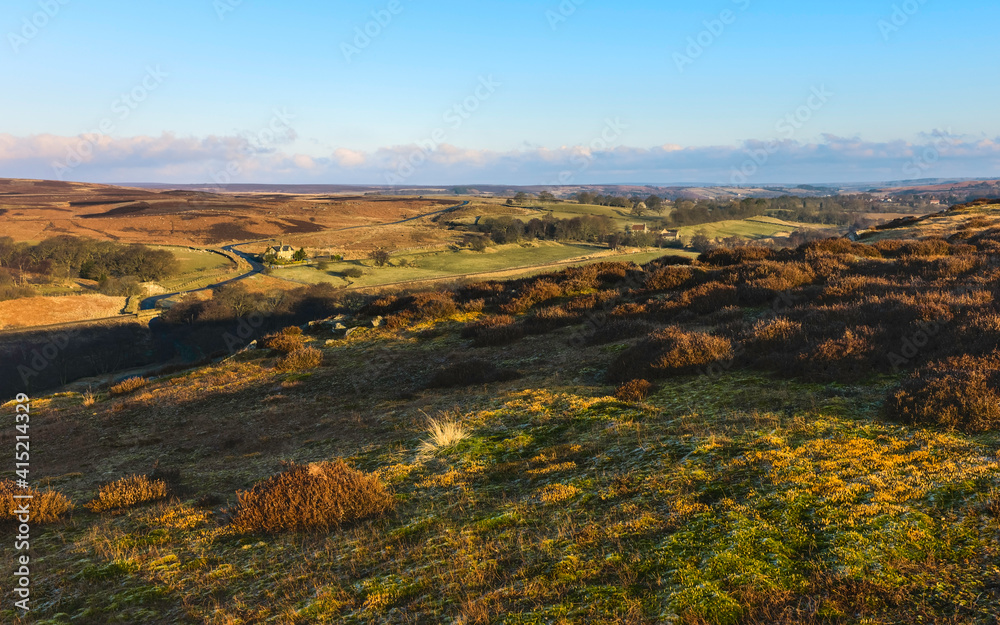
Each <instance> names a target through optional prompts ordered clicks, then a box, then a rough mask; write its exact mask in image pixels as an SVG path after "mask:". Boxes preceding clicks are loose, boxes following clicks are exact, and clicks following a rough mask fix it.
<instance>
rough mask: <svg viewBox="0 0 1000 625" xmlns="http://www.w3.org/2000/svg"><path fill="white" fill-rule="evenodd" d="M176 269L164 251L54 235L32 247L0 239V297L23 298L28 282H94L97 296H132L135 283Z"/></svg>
mask: <svg viewBox="0 0 1000 625" xmlns="http://www.w3.org/2000/svg"><path fill="white" fill-rule="evenodd" d="M179 270H180V265H179V263H178V262H177V259H176V258H175V257H174V255H173V254H172V253H170V252H168V251H166V250H154V249H151V248H149V247H146V246H145V245H140V244H127V245H123V244H120V243H115V242H112V241H95V240H93V239H87V238H83V237H73V236H58V237H53V238H50V239H45V240H44V241H42V242H41V243H38V244H36V245H31V244H28V243H19V242H16V241H14V239H12V238H11V237H0V298H4V297H7V298H8V299H9V296H10V295H16V296H18V297H23V296H24V295H23V292H24V290H25V288H26V285H27V284H28V282H29V281H38V280H48V281H52V280H59V279H73V278H83V279H85V280H96V281H97V282H98V283H99V284H100V285H101V290H102V292H109V294H115V295H132V294H136V293H124V292H118V291H121V290H123V289H125V290H131V291H134V290H135V289H136V287H137V285H138V283H140V282H150V281H154V280H162V279H163V278H166V277H169V276H171V275H174V274H176V273H177V272H178V271H179Z"/></svg>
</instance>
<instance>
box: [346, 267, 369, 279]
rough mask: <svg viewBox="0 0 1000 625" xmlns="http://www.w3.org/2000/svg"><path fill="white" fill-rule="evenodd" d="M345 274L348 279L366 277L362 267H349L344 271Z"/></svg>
mask: <svg viewBox="0 0 1000 625" xmlns="http://www.w3.org/2000/svg"><path fill="white" fill-rule="evenodd" d="M343 274H344V276H345V277H347V278H355V279H357V278H360V277H362V276H363V275H365V272H364V270H363V269H362V268H361V267H348V268H347V269H345V270H344V271H343Z"/></svg>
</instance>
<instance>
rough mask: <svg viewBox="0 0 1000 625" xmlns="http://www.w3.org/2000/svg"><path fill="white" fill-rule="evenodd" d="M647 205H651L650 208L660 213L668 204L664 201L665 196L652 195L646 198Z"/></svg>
mask: <svg viewBox="0 0 1000 625" xmlns="http://www.w3.org/2000/svg"><path fill="white" fill-rule="evenodd" d="M646 206H647V207H649V210H651V211H653V212H654V213H656V214H658V215H659V214H662V213H663V210H664V209H665V208H666V205H665V204H664V203H663V198H661V197H660V196H658V195H650V196H649V197H648V198H646Z"/></svg>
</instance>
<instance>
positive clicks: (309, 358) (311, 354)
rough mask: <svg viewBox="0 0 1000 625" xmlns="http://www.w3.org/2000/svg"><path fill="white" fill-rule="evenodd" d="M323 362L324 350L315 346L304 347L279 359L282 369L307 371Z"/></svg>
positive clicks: (280, 368) (279, 366) (279, 367)
mask: <svg viewBox="0 0 1000 625" xmlns="http://www.w3.org/2000/svg"><path fill="white" fill-rule="evenodd" d="M321 364H323V352H321V351H320V350H318V349H316V348H315V347H303V348H302V349H297V350H295V351H294V352H292V353H290V354H288V355H287V356H285V357H284V358H282V359H280V360H278V363H277V367H278V369H279V370H280V371H305V370H307V369H315V368H316V367H318V366H320V365H321Z"/></svg>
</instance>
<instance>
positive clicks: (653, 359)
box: [608, 327, 734, 382]
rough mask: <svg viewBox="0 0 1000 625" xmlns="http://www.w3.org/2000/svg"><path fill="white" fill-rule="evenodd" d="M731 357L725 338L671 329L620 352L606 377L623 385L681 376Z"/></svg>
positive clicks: (729, 344)
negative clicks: (651, 378) (646, 379)
mask: <svg viewBox="0 0 1000 625" xmlns="http://www.w3.org/2000/svg"><path fill="white" fill-rule="evenodd" d="M733 355H734V352H733V346H732V343H730V341H729V340H728V339H726V338H723V337H718V336H712V335H710V334H705V333H703V332H685V331H684V330H682V329H680V328H678V327H670V328H666V329H664V330H660V331H658V332H654V333H653V334H650V335H649V336H648V337H647V338H646V339H645V340H643V341H641V342H640V343H639V344H638V345H636V346H634V347H632V348H631V349H628V350H626V351H625V352H622V354H621V355H620V356H619V357H618V358H617V359H616V360H615V361H614V362H613V363H612V365H611V367H610V368H609V369H608V377H609V379H611V380H612V381H618V382H624V381H627V380H630V379H642V378H645V377H647V376H650V375H652V376H658V377H663V376H668V375H682V374H686V373H693V372H695V371H697V370H698V369H700V368H702V367H707V366H708V365H711V364H714V363H716V362H720V361H727V360H731V359H732V358H733Z"/></svg>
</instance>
